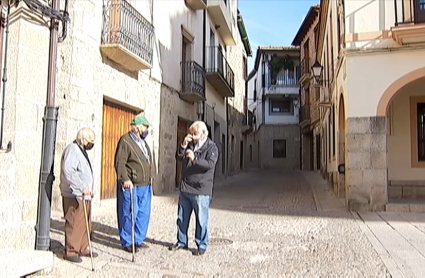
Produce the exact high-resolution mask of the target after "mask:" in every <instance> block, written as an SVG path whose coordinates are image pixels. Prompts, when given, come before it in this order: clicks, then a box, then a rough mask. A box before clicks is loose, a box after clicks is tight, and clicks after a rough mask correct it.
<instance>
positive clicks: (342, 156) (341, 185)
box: [338, 94, 346, 198]
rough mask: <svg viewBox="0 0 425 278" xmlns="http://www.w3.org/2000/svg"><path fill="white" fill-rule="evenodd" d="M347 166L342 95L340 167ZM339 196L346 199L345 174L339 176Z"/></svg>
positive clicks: (339, 106)
mask: <svg viewBox="0 0 425 278" xmlns="http://www.w3.org/2000/svg"><path fill="white" fill-rule="evenodd" d="M341 164H345V104H344V96H343V95H342V94H341V96H340V98H339V105H338V165H341ZM338 176H339V178H338V183H339V185H338V195H339V197H341V198H345V191H346V188H345V173H339V174H338Z"/></svg>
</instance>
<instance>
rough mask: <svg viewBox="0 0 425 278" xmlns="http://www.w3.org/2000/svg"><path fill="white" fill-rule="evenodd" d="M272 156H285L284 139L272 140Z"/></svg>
mask: <svg viewBox="0 0 425 278" xmlns="http://www.w3.org/2000/svg"><path fill="white" fill-rule="evenodd" d="M273 158H286V140H273Z"/></svg>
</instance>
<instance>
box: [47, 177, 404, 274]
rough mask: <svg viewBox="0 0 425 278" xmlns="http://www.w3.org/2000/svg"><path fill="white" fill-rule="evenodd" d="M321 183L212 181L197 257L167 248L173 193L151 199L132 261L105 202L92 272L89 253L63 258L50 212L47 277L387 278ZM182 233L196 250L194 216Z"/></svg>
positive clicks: (96, 218)
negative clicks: (203, 248)
mask: <svg viewBox="0 0 425 278" xmlns="http://www.w3.org/2000/svg"><path fill="white" fill-rule="evenodd" d="M321 183H324V182H323V181H322V180H321V179H320V178H319V175H318V174H314V173H311V172H310V173H308V172H299V171H288V172H283V171H280V172H278V171H252V172H248V173H242V174H239V175H237V176H233V177H231V178H229V179H227V180H226V181H224V182H218V183H217V186H216V188H215V191H214V197H213V201H212V203H211V214H210V227H211V229H210V231H211V235H210V246H209V248H208V250H207V253H206V254H205V255H204V256H202V257H193V256H192V254H191V252H189V251H177V252H170V251H168V248H167V246H169V245H171V244H172V243H174V242H175V238H176V204H177V194H173V195H169V196H160V197H157V196H156V197H154V199H153V205H152V218H151V224H150V228H149V232H148V237H149V240H148V241H147V242H148V244H149V246H150V248H149V249H145V250H141V252H139V253H137V254H136V262H135V263H132V262H131V254H129V253H127V252H124V251H123V250H122V249H120V243H119V239H118V236H117V229H116V214H115V206H114V204H112V203H111V205H110V206H109V207H104V208H102V209H101V210H98V211H95V212H94V215H93V225H94V230H95V232H94V235H93V242H94V249H95V251H96V252H98V253H99V257H98V258H96V259H95V272H91V271H90V270H91V266H90V259H89V258H86V259H84V260H83V263H82V264H79V265H75V264H74V265H73V264H71V263H69V262H66V261H63V260H62V248H63V241H64V238H63V237H64V236H63V225H64V224H63V220H62V218H61V214H59V213H54V214H53V217H54V220H52V225H51V226H52V229H51V237H52V246H53V249H54V250H53V251H54V252H55V264H54V269H53V272H52V273H51V275H52V276H53V277H70V273H72V274H74V275H76V276H75V277H254V276H255V277H287V276H294V275H296V276H302V277H311V276H315V277H317V276H333V277H335V276H338V277H391V276H390V273H389V271H388V270H387V268H388V267H387V266H386V264H384V261H383V260H382V259H381V257H380V255H379V254H378V252H377V251H375V249H376V248H374V246H375V245H373V244H372V243H371V241H370V240H369V239H368V237H367V235H366V233H365V232H364V231H365V228H364V227H363V228H362V226H361V225H360V224H358V222H359V220H358V219H357V220H356V218H355V217H353V214H352V213H351V212H349V211H347V210H346V209H345V208H344V207H343V205H342V203H341V202H340V201H339V200H338V199H337V198H335V197H333V196H332V195H331V193H330V191H328V190H326V189H324V188H325V187H323V184H321ZM319 188H321V190H316V189H319ZM312 189H314V190H312ZM326 194H328V195H326ZM366 230H367V229H366ZM189 236H190V238H191V241H190V246H189V247H190V248H195V243H194V241H193V236H194V219H193V217H192V221H191V227H190V229H189ZM375 247H376V246H375ZM407 276H409V275H407ZM393 277H395V276H393Z"/></svg>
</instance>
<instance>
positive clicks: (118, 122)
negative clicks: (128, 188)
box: [100, 101, 137, 199]
mask: <svg viewBox="0 0 425 278" xmlns="http://www.w3.org/2000/svg"><path fill="white" fill-rule="evenodd" d="M136 114H137V113H136V112H135V111H131V110H129V109H126V108H122V107H119V106H117V105H115V104H111V103H109V102H106V101H105V102H104V104H103V119H102V120H103V122H102V124H103V126H102V178H101V190H100V198H101V199H110V198H116V174H115V168H114V156H115V149H116V146H117V143H118V140H119V139H120V137H121V136H122V135H123V134H124V133H126V132H128V129H129V125H130V122H131V120H132V119H133V118H134V116H135V115H136Z"/></svg>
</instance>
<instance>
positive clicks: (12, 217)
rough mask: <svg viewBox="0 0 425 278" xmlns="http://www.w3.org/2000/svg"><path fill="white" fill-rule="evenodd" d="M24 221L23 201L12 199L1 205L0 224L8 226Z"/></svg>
mask: <svg viewBox="0 0 425 278" xmlns="http://www.w3.org/2000/svg"><path fill="white" fill-rule="evenodd" d="M20 221H22V200H19V199H17V200H16V199H12V198H9V200H6V201H3V202H1V204H0V223H1V224H3V225H8V224H12V223H19V222H20Z"/></svg>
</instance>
